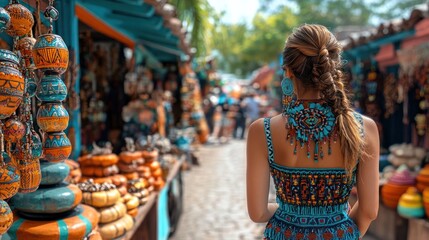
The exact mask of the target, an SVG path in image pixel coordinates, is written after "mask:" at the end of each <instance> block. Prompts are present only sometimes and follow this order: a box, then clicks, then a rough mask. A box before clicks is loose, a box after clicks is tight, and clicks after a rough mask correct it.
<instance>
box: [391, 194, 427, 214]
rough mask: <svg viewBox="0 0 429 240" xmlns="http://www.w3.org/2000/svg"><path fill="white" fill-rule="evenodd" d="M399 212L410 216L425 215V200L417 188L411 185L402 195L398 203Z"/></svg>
mask: <svg viewBox="0 0 429 240" xmlns="http://www.w3.org/2000/svg"><path fill="white" fill-rule="evenodd" d="M398 214H399V215H401V216H403V217H408V218H420V217H423V216H424V215H425V211H424V208H423V200H422V197H421V196H420V194H419V192H418V190H417V188H415V187H410V188H408V190H407V192H406V193H404V194H403V195H402V196H401V198H400V200H399V204H398Z"/></svg>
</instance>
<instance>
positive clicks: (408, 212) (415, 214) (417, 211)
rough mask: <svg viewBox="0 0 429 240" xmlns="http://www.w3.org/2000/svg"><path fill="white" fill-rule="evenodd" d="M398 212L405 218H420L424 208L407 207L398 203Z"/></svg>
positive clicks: (423, 213)
mask: <svg viewBox="0 0 429 240" xmlns="http://www.w3.org/2000/svg"><path fill="white" fill-rule="evenodd" d="M398 214H399V215H401V216H402V217H405V218H421V217H424V216H425V210H424V208H422V207H421V208H409V207H402V206H399V205H398Z"/></svg>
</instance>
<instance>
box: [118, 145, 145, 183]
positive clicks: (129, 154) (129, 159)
mask: <svg viewBox="0 0 429 240" xmlns="http://www.w3.org/2000/svg"><path fill="white" fill-rule="evenodd" d="M143 164H144V159H143V158H142V156H141V153H140V152H134V151H124V152H121V154H119V162H118V167H119V170H120V172H121V174H122V175H124V176H125V177H126V178H127V179H128V180H136V179H138V178H139V177H140V176H139V173H138V170H139V167H140V166H142V165H143Z"/></svg>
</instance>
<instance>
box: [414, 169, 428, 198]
mask: <svg viewBox="0 0 429 240" xmlns="http://www.w3.org/2000/svg"><path fill="white" fill-rule="evenodd" d="M416 179H417V185H416V187H417V189H418V190H419V191H420V192H423V190H424V189H425V188H427V187H429V164H427V165H426V166H425V167H424V168H423V169H422V170H421V171H420V173H419V175H418V176H417V178H416Z"/></svg>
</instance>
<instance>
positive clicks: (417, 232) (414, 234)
mask: <svg viewBox="0 0 429 240" xmlns="http://www.w3.org/2000/svg"><path fill="white" fill-rule="evenodd" d="M407 239H410V240H411V239H416V240H420V239H422V240H423V239H424V240H426V239H429V220H428V219H410V220H408V238H407Z"/></svg>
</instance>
